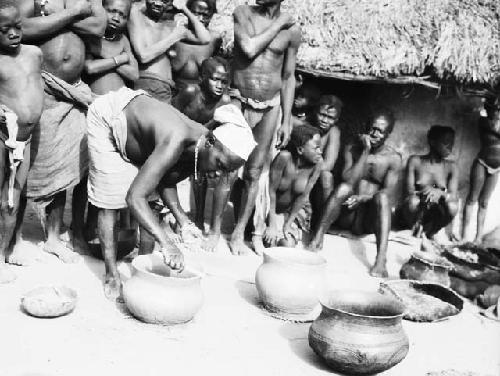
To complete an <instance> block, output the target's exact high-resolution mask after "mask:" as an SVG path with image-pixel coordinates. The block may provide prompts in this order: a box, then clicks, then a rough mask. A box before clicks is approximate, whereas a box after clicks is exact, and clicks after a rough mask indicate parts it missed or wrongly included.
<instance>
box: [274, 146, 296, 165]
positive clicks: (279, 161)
mask: <svg viewBox="0 0 500 376" xmlns="http://www.w3.org/2000/svg"><path fill="white" fill-rule="evenodd" d="M292 159H293V158H292V153H290V151H289V150H286V149H283V150H281V151H280V152H279V153H278V155H277V156H276V158H275V161H274V162H275V165H278V166H281V167H284V166H286V165H287V164H288V163H289V162H290V161H292Z"/></svg>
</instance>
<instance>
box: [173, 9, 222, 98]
mask: <svg viewBox="0 0 500 376" xmlns="http://www.w3.org/2000/svg"><path fill="white" fill-rule="evenodd" d="M186 6H187V8H188V9H189V10H190V11H191V13H193V14H194V15H195V16H196V17H197V18H198V19H199V20H200V22H201V23H202V24H203V26H204V27H205V28H206V29H207V30H208V25H209V24H210V21H211V20H212V17H213V15H214V14H215V13H216V12H217V7H216V3H215V0H188V1H187V2H186ZM188 29H189V30H191V32H193V33H194V32H195V30H194V29H193V25H192V24H191V23H189V24H188ZM210 35H211V38H210V42H209V43H205V44H200V43H192V42H190V41H189V40H181V41H180V42H178V43H176V44H175V50H171V51H174V52H175V54H174V56H173V57H172V72H173V75H174V80H175V85H176V88H177V90H178V91H183V90H185V89H186V88H187V87H191V88H192V89H193V90H194V89H196V87H197V86H198V85H199V83H200V72H201V65H202V63H203V61H204V60H205V59H207V58H209V57H210V56H213V55H214V54H215V53H216V52H217V50H218V49H219V47H220V44H221V42H222V39H221V36H220V35H219V34H218V33H216V32H210Z"/></svg>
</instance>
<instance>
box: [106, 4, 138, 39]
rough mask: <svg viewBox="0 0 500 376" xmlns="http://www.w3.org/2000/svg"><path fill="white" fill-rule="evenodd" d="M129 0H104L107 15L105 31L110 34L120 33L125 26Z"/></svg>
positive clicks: (129, 5)
mask: <svg viewBox="0 0 500 376" xmlns="http://www.w3.org/2000/svg"><path fill="white" fill-rule="evenodd" d="M131 5H132V3H131V0H104V2H103V6H104V9H105V10H106V13H107V15H108V25H107V27H106V31H107V32H109V33H110V34H121V33H123V31H124V30H125V28H126V27H127V21H128V16H129V14H130V7H131Z"/></svg>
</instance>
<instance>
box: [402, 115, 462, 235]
mask: <svg viewBox="0 0 500 376" xmlns="http://www.w3.org/2000/svg"><path fill="white" fill-rule="evenodd" d="M427 141H428V143H429V153H428V154H426V155H412V156H411V157H410V158H409V159H408V165H407V167H406V182H405V186H406V190H407V194H408V196H407V197H406V199H405V201H404V203H403V207H402V209H403V210H402V213H403V216H404V218H405V219H406V222H407V224H408V225H410V226H414V230H415V232H416V233H415V235H420V234H419V233H420V230H423V232H424V234H425V236H426V237H427V238H429V239H432V238H433V237H434V235H435V234H436V233H437V232H438V231H439V230H440V229H442V228H443V227H445V226H446V225H448V224H449V223H450V222H451V220H452V219H453V217H455V215H456V214H457V210H458V198H457V189H458V171H457V166H456V164H455V162H454V161H451V160H448V159H447V158H448V157H449V156H450V154H451V152H452V149H453V144H454V142H455V131H454V130H453V128H450V127H443V126H440V125H433V126H432V127H431V129H430V130H429V132H428V133H427Z"/></svg>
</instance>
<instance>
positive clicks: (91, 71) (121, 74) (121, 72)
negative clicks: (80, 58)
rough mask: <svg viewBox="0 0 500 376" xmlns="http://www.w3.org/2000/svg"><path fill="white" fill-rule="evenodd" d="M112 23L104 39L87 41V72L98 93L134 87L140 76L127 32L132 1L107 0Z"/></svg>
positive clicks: (106, 6) (108, 13) (105, 5)
mask: <svg viewBox="0 0 500 376" xmlns="http://www.w3.org/2000/svg"><path fill="white" fill-rule="evenodd" d="M103 6H104V10H105V11H106V14H107V16H108V24H107V27H106V31H105V33H104V36H103V37H102V38H95V39H93V40H91V41H89V42H88V43H87V58H86V60H85V73H86V74H87V82H88V84H89V85H90V88H91V89H92V91H93V92H94V93H96V94H99V95H100V94H106V93H108V92H110V91H113V90H118V89H119V88H121V87H123V86H127V85H129V86H131V85H133V83H134V82H135V81H136V80H137V79H138V78H139V69H138V66H137V60H136V59H135V57H134V54H133V53H132V49H131V47H130V42H129V40H128V38H127V36H126V35H124V34H123V33H124V32H125V31H126V27H127V21H128V17H129V13H130V7H131V0H104V2H103Z"/></svg>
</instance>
